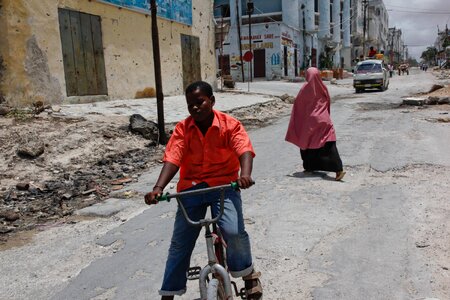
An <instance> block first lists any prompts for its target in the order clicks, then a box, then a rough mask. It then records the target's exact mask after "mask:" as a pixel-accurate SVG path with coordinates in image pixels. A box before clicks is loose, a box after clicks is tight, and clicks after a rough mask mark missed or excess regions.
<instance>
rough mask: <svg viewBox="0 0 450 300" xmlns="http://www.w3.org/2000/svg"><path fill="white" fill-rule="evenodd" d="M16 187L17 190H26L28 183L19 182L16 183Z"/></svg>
mask: <svg viewBox="0 0 450 300" xmlns="http://www.w3.org/2000/svg"><path fill="white" fill-rule="evenodd" d="M16 188H17V189H18V190H19V191H28V189H29V188H30V184H29V183H28V182H19V183H18V184H16Z"/></svg>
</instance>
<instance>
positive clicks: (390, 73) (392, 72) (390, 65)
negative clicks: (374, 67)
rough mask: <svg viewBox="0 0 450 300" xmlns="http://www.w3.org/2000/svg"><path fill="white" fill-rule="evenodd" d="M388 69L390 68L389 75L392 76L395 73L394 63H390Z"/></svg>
mask: <svg viewBox="0 0 450 300" xmlns="http://www.w3.org/2000/svg"><path fill="white" fill-rule="evenodd" d="M388 69H389V77H391V78H392V75H393V74H394V66H393V65H392V64H389V65H388Z"/></svg>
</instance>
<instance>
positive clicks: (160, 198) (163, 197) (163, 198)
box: [156, 193, 170, 202]
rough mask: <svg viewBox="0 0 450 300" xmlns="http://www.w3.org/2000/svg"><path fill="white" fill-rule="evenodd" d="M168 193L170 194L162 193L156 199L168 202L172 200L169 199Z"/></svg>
mask: <svg viewBox="0 0 450 300" xmlns="http://www.w3.org/2000/svg"><path fill="white" fill-rule="evenodd" d="M168 195H169V193H165V194H161V196H159V197H156V200H157V201H158V202H161V201H167V202H170V199H169V197H168Z"/></svg>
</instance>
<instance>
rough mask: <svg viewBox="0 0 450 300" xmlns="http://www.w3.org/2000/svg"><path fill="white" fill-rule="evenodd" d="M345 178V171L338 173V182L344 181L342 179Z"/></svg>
mask: <svg viewBox="0 0 450 300" xmlns="http://www.w3.org/2000/svg"><path fill="white" fill-rule="evenodd" d="M344 176H345V172H344V171H339V172H336V181H340V180H342V178H344Z"/></svg>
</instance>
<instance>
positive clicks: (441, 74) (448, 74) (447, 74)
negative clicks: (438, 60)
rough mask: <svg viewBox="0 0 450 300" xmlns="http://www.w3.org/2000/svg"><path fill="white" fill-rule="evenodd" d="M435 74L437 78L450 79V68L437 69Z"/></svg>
mask: <svg viewBox="0 0 450 300" xmlns="http://www.w3.org/2000/svg"><path fill="white" fill-rule="evenodd" d="M435 75H436V77H437V79H439V80H446V79H450V70H439V71H438V72H437V74H435Z"/></svg>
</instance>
